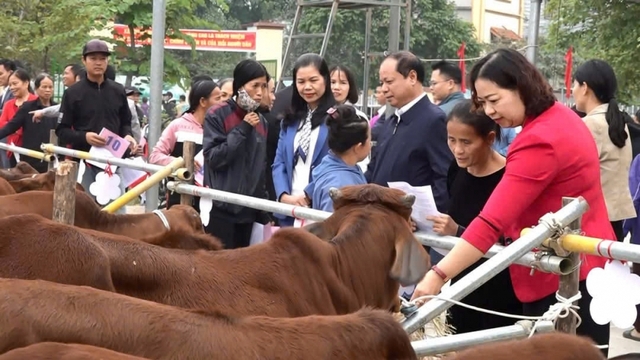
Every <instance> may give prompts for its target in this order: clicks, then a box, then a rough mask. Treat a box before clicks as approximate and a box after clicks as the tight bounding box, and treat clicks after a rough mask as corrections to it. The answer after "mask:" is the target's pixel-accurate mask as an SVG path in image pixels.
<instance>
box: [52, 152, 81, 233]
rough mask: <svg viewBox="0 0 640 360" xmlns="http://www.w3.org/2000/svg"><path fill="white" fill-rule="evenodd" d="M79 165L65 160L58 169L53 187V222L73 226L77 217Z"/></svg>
mask: <svg viewBox="0 0 640 360" xmlns="http://www.w3.org/2000/svg"><path fill="white" fill-rule="evenodd" d="M77 181H78V163H77V162H75V161H68V160H65V161H63V162H61V163H60V165H59V166H58V168H57V169H56V183H55V185H54V187H53V221H57V222H59V223H63V224H68V225H73V222H74V219H75V215H76V182H77Z"/></svg>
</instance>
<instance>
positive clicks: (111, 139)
mask: <svg viewBox="0 0 640 360" xmlns="http://www.w3.org/2000/svg"><path fill="white" fill-rule="evenodd" d="M98 135H100V136H101V137H103V138H105V139H106V140H107V144H106V145H105V146H102V147H96V146H92V147H91V149H89V154H91V155H92V156H99V157H105V158H110V157H115V158H118V159H121V158H122V156H123V155H124V153H125V152H126V151H127V148H128V147H129V142H128V141H127V140H125V139H123V138H122V137H120V136H118V135H116V134H114V133H113V132H112V131H109V130H108V129H106V128H102V130H101V131H100V134H98ZM86 162H88V163H89V164H91V165H93V166H97V167H99V168H101V169H103V170H104V169H106V168H107V166H108V164H105V163H101V162H98V161H93V160H86ZM116 168H117V166H116V165H111V171H114V172H115V171H116Z"/></svg>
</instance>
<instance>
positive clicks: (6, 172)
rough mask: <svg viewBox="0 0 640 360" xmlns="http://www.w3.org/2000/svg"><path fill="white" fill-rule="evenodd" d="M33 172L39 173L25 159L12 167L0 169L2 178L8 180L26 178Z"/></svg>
mask: <svg viewBox="0 0 640 360" xmlns="http://www.w3.org/2000/svg"><path fill="white" fill-rule="evenodd" d="M33 174H39V172H38V170H36V169H34V168H33V166H31V165H29V164H28V163H26V162H24V161H20V162H18V164H16V166H15V167H13V168H11V169H0V178H3V179H5V180H7V181H11V180H17V179H24V178H26V177H27V176H29V175H33Z"/></svg>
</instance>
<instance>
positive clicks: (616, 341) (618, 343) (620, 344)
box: [609, 326, 640, 358]
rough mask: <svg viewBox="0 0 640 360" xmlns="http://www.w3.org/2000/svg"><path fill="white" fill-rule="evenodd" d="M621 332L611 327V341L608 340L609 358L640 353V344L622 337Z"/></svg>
mask: <svg viewBox="0 0 640 360" xmlns="http://www.w3.org/2000/svg"><path fill="white" fill-rule="evenodd" d="M622 333H623V330H620V329H618V328H615V327H613V326H612V327H611V340H609V357H610V358H611V357H614V356H618V355H624V354H628V353H633V352H640V342H639V341H632V340H628V339H625V338H623V337H622Z"/></svg>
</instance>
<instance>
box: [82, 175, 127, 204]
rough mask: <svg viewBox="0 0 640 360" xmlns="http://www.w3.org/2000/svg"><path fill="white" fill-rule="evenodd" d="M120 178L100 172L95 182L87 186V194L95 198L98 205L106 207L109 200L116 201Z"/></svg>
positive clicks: (118, 194) (119, 192)
mask: <svg viewBox="0 0 640 360" xmlns="http://www.w3.org/2000/svg"><path fill="white" fill-rule="evenodd" d="M119 185H120V176H118V175H117V174H107V173H106V172H104V171H101V172H99V173H98V175H96V181H95V182H94V183H93V184H91V186H89V192H90V193H91V194H92V195H93V196H95V197H96V201H97V202H98V204H100V205H106V204H107V203H108V202H109V200H115V199H117V198H118V197H119V196H120V194H121V191H120V186H119Z"/></svg>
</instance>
